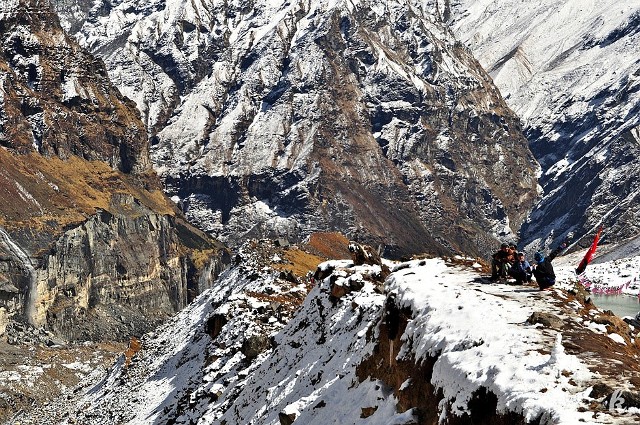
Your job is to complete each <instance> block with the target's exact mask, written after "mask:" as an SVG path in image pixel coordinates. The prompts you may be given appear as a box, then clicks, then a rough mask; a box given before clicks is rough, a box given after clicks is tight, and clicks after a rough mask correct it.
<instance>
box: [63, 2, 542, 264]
mask: <svg viewBox="0 0 640 425" xmlns="http://www.w3.org/2000/svg"><path fill="white" fill-rule="evenodd" d="M68 20H69V21H71V20H72V19H71V18H69V19H68ZM113 34H118V35H117V37H116V36H114V35H113ZM77 37H78V39H79V40H80V42H81V43H82V44H83V45H84V46H87V47H88V48H89V49H90V50H91V51H93V52H95V53H96V54H99V55H100V56H101V57H102V58H103V59H104V60H105V62H106V64H107V68H108V69H109V74H110V77H111V78H112V79H113V81H114V82H115V83H116V84H117V85H118V87H119V88H120V90H121V91H122V92H123V93H125V94H127V95H128V96H130V97H131V98H132V99H134V100H135V101H136V104H137V105H138V108H139V109H140V110H141V112H142V117H143V121H145V122H146V123H147V124H148V126H149V128H150V129H151V130H150V133H151V137H152V140H153V141H154V146H153V148H152V158H153V161H154V164H155V167H156V169H157V170H158V171H159V172H160V173H161V175H162V177H163V179H164V181H165V185H166V188H167V191H168V192H169V193H170V194H171V195H174V196H177V197H179V198H180V203H181V206H182V208H183V209H184V211H185V213H186V215H187V217H188V218H189V219H190V221H191V222H192V223H195V224H197V225H198V226H199V227H201V228H202V229H204V230H206V231H208V232H210V233H211V234H215V235H218V236H220V237H221V238H223V239H225V240H228V241H237V240H241V239H243V238H246V237H251V236H264V235H266V236H288V237H290V238H293V239H296V238H301V237H304V236H305V235H308V234H309V233H311V232H312V231H313V230H340V231H342V232H344V233H346V234H348V235H350V236H351V237H353V238H357V239H360V240H367V241H369V242H371V243H374V244H375V245H382V246H384V247H386V249H387V255H394V254H395V255H401V254H403V253H408V252H417V251H434V252H443V251H449V250H460V251H466V252H469V253H483V254H484V253H485V252H486V251H488V250H489V249H490V247H493V245H494V243H495V240H496V238H505V237H512V236H513V232H514V230H516V229H517V228H518V227H519V224H520V223H521V222H522V221H523V219H524V217H525V216H526V214H527V211H528V209H529V207H530V206H531V205H532V204H533V201H534V198H535V197H536V195H537V192H536V180H535V171H536V169H537V164H536V163H535V161H534V160H533V157H532V156H531V154H530V152H529V151H528V149H527V146H526V141H525V139H524V138H523V137H522V135H521V133H520V127H519V124H518V120H517V119H516V118H515V116H514V115H513V114H512V113H511V112H510V111H509V109H508V108H507V107H506V105H505V104H504V102H503V100H502V98H501V97H500V94H499V93H498V91H497V90H496V89H495V88H494V87H493V85H492V83H491V81H490V79H489V78H488V76H487V75H486V74H485V73H484V71H483V70H482V68H481V67H480V66H479V64H478V63H477V62H476V61H475V60H474V59H473V58H472V56H471V55H470V54H469V52H468V51H467V50H466V49H465V48H463V47H462V45H460V44H459V43H456V42H455V40H454V39H453V37H452V35H451V34H450V32H449V31H448V29H447V28H446V27H445V26H442V25H440V24H439V23H438V22H437V21H436V20H435V19H434V16H433V15H432V13H431V11H429V10H425V9H424V8H423V7H422V6H421V5H420V4H418V3H414V2H410V1H409V2H406V1H398V2H396V1H394V2H391V3H389V2H376V1H362V2H356V3H349V2H336V3H331V4H321V3H320V2H313V1H310V2H305V1H302V2H262V1H258V2H252V3H248V4H242V5H240V4H236V3H228V2H217V1H208V2H200V3H182V2H151V3H149V2H144V3H143V2H136V1H126V2H122V3H119V4H110V3H109V4H107V3H106V2H98V3H96V4H95V5H94V8H93V9H92V10H91V12H90V15H89V17H88V18H87V20H86V21H85V22H84V24H83V27H82V30H81V32H80V33H79V34H78V35H77Z"/></svg>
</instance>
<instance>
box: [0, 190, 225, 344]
mask: <svg viewBox="0 0 640 425" xmlns="http://www.w3.org/2000/svg"><path fill="white" fill-rule="evenodd" d="M113 202H114V203H113V205H112V208H111V209H110V210H109V211H108V210H101V211H99V212H98V213H97V214H95V215H93V216H91V217H90V218H89V219H88V220H86V221H85V222H83V223H81V224H80V225H79V226H77V227H74V228H72V229H69V230H67V231H66V232H64V233H63V234H62V235H60V237H59V238H57V239H56V240H55V242H54V243H52V245H51V247H50V249H49V250H48V251H46V252H44V253H43V254H42V255H41V256H39V257H32V256H30V255H27V254H26V253H24V252H23V255H19V254H18V252H12V250H11V248H10V249H7V247H10V245H9V244H8V243H7V241H11V242H10V243H11V244H14V246H15V247H16V248H17V247H18V246H19V237H20V236H19V234H18V235H16V236H13V237H10V236H9V234H8V233H6V232H4V231H3V232H4V233H5V234H6V236H7V239H6V240H5V242H4V243H0V247H1V248H5V255H4V257H3V261H0V268H2V271H3V276H5V277H6V278H7V279H8V282H7V283H5V285H3V286H2V288H0V294H1V295H2V298H1V299H0V306H1V307H0V311H3V312H4V315H5V317H4V318H3V319H4V320H3V323H7V322H8V321H9V320H24V321H27V322H29V323H30V324H31V325H34V326H37V327H44V328H46V329H48V330H49V331H51V332H54V333H55V334H56V335H58V336H60V337H63V338H65V339H67V340H98V341H99V340H108V341H120V340H123V341H124V340H128V339H129V337H130V336H132V335H142V334H143V333H144V332H147V331H150V330H151V329H153V328H154V327H155V326H157V325H158V323H160V322H162V321H164V320H165V319H166V318H167V317H169V316H170V315H172V314H173V313H175V312H176V311H178V310H180V309H182V308H183V307H184V306H186V305H187V304H188V303H189V302H190V301H191V300H192V299H193V297H194V296H195V295H197V294H199V293H200V292H201V291H202V290H203V289H205V288H206V287H207V285H208V284H209V283H210V282H211V281H212V280H213V279H214V278H215V276H216V275H217V274H218V273H219V272H220V270H221V269H222V268H223V267H224V263H228V261H229V259H228V256H227V257H224V256H222V257H220V256H219V254H217V252H218V248H219V247H218V246H216V245H214V244H212V242H211V241H210V240H209V238H207V237H206V236H205V235H199V234H198V233H197V231H195V230H194V229H192V228H191V226H190V225H188V224H187V223H184V222H182V223H181V222H180V220H181V219H180V218H178V217H176V216H175V215H169V214H159V213H155V212H153V211H152V210H150V209H149V208H147V207H146V206H144V205H143V204H141V203H140V201H139V200H137V199H135V198H133V197H132V196H131V195H127V194H123V195H118V196H116V197H115V199H114V200H113ZM116 202H117V204H116ZM124 210H129V211H128V212H125V211H124ZM9 238H10V239H9ZM24 245H26V244H24ZM220 252H224V251H220Z"/></svg>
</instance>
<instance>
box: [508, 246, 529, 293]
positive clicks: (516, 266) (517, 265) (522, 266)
mask: <svg viewBox="0 0 640 425" xmlns="http://www.w3.org/2000/svg"><path fill="white" fill-rule="evenodd" d="M509 275H510V276H512V277H513V278H514V279H515V280H516V285H522V284H524V282H531V265H530V264H529V262H528V261H527V260H526V258H525V255H524V252H518V254H517V255H516V261H515V262H514V263H513V265H512V266H511V268H510V269H509Z"/></svg>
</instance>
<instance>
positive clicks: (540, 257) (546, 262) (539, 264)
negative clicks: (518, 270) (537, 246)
mask: <svg viewBox="0 0 640 425" xmlns="http://www.w3.org/2000/svg"><path fill="white" fill-rule="evenodd" d="M565 246H566V245H565V244H562V245H560V246H559V247H558V248H556V249H554V250H553V251H552V252H551V253H550V254H549V256H548V257H545V256H544V254H543V253H542V252H540V251H538V252H536V253H535V254H534V256H533V259H534V260H535V261H536V265H535V268H534V269H533V276H534V277H535V278H536V282H537V283H538V287H539V288H540V290H541V291H543V290H545V289H549V288H551V287H552V286H553V284H554V283H556V273H555V272H554V271H553V265H552V264H551V262H552V261H553V259H554V258H556V256H557V255H558V254H559V253H560V252H562V250H563V249H564V248H565Z"/></svg>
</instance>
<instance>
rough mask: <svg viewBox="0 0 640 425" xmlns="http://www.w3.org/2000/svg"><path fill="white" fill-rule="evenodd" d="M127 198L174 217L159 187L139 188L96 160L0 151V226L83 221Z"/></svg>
mask: <svg viewBox="0 0 640 425" xmlns="http://www.w3.org/2000/svg"><path fill="white" fill-rule="evenodd" d="M122 193H125V194H129V195H131V196H133V197H134V198H135V199H137V200H138V201H139V202H140V203H142V204H144V205H145V206H147V207H148V208H150V209H151V210H153V211H155V212H157V213H160V214H173V213H174V209H173V205H172V204H171V202H170V201H169V200H168V199H167V198H166V197H165V196H164V195H163V194H162V192H161V190H160V188H159V187H158V188H153V189H151V190H147V189H143V188H141V187H140V186H139V185H138V184H137V183H136V182H134V181H133V177H131V176H128V175H125V174H123V173H121V172H118V171H115V170H113V169H112V168H110V167H109V166H108V165H107V164H106V163H103V162H100V161H86V160H83V159H81V158H78V157H75V156H73V157H71V158H69V159H67V160H62V159H59V158H57V157H52V158H45V157H43V156H41V155H38V154H29V155H13V154H12V153H10V152H9V151H7V150H6V149H0V222H2V224H4V225H9V226H16V227H20V226H28V227H31V228H36V229H38V228H42V226H45V225H46V226H47V227H51V226H52V225H53V223H56V224H57V227H59V228H64V227H66V226H68V225H72V224H75V223H79V222H82V221H84V220H85V219H86V217H87V216H89V215H92V214H94V213H95V211H96V209H104V210H107V211H109V210H111V209H112V207H113V204H112V199H113V195H115V194H122Z"/></svg>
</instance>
